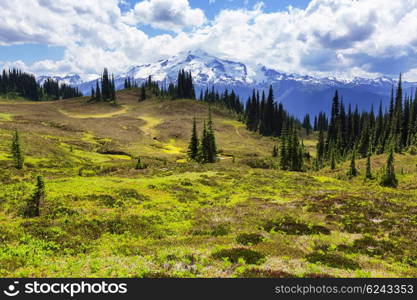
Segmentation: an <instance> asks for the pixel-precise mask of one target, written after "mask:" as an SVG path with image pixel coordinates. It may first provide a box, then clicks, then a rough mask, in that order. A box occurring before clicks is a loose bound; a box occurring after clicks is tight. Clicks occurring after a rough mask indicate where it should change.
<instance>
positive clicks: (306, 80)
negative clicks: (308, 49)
mask: <svg viewBox="0 0 417 300" xmlns="http://www.w3.org/2000/svg"><path fill="white" fill-rule="evenodd" d="M181 69H185V70H187V71H191V73H192V75H193V79H194V82H195V86H196V90H197V95H198V94H199V92H200V90H201V89H205V88H206V87H209V88H211V87H212V86H214V87H215V89H218V90H220V91H223V90H224V89H225V88H228V89H234V90H235V92H236V93H237V94H238V95H239V96H240V97H241V99H242V100H243V101H246V99H247V97H248V96H249V95H250V94H251V93H252V90H253V89H254V88H255V89H260V90H266V89H267V88H268V87H269V85H272V86H273V88H274V92H275V98H276V100H277V101H279V102H282V103H283V104H284V106H285V107H286V108H287V110H288V111H289V112H291V113H292V114H294V115H296V116H299V117H300V116H302V115H304V114H305V113H311V114H317V113H318V112H320V111H328V109H329V107H330V101H331V98H332V96H333V95H334V92H335V90H336V89H337V90H339V92H340V94H341V95H342V96H343V99H344V102H345V103H346V104H349V103H350V104H352V105H353V106H355V105H358V107H359V108H360V109H367V110H368V109H369V108H370V107H371V105H378V104H379V102H380V101H382V102H383V104H384V105H387V104H388V101H389V95H390V91H391V88H392V86H393V85H395V84H396V81H395V80H393V79H391V78H389V77H380V78H375V79H367V78H360V77H355V78H353V79H351V80H340V79H337V78H334V77H323V78H317V77H313V76H302V75H297V74H287V73H283V72H279V71H277V70H274V69H270V68H267V67H265V66H263V65H255V66H248V65H245V64H243V63H240V62H235V61H231V60H225V59H220V58H217V57H215V56H212V55H210V54H208V53H206V52H204V51H201V50H192V51H186V52H181V53H179V54H178V55H176V56H172V57H171V58H169V59H165V60H159V61H157V62H155V63H150V64H143V65H138V66H134V67H132V68H130V69H129V70H128V71H127V72H126V73H124V74H120V75H118V76H116V77H115V83H116V88H117V89H121V88H123V85H124V81H125V79H126V78H128V77H129V78H134V79H135V80H136V81H138V82H139V83H141V82H142V81H144V80H145V79H147V78H148V77H149V76H152V78H153V79H154V80H156V81H158V82H159V83H160V84H162V85H164V84H165V85H168V84H169V82H175V81H176V79H177V75H178V71H179V70H181ZM98 77H99V75H96V76H95V75H86V76H81V75H78V74H73V75H67V76H62V77H59V76H56V77H54V79H55V80H58V81H59V82H64V83H67V84H70V85H73V86H77V87H78V88H79V89H80V91H82V92H83V93H84V94H85V95H88V94H89V93H90V91H91V87H92V86H94V85H95V81H96V79H97V78H98ZM46 78H47V76H39V77H37V80H38V82H42V81H44V80H46ZM416 86H417V83H413V82H411V83H410V82H405V83H404V88H405V89H406V92H407V93H410V92H409V91H407V89H410V88H412V87H416Z"/></svg>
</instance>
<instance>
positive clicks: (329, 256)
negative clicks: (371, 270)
mask: <svg viewBox="0 0 417 300" xmlns="http://www.w3.org/2000/svg"><path fill="white" fill-rule="evenodd" d="M306 259H307V261H308V262H311V263H321V264H323V265H326V266H329V267H332V268H339V269H340V268H342V269H349V270H356V269H360V266H359V264H358V263H357V262H356V261H354V260H352V259H349V258H347V257H344V256H342V255H339V254H337V253H323V252H321V251H320V252H313V253H311V254H309V255H307V256H306Z"/></svg>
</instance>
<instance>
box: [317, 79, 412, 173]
mask: <svg viewBox="0 0 417 300" xmlns="http://www.w3.org/2000/svg"><path fill="white" fill-rule="evenodd" d="M324 118H325V117H324ZM319 119H320V117H318V118H317V129H318V131H319V142H318V145H317V160H318V161H317V162H318V165H319V166H323V165H324V164H325V163H326V162H329V161H330V160H331V159H332V156H334V159H335V160H336V161H343V160H345V159H346V158H347V157H349V156H350V155H351V153H352V152H357V154H358V156H359V157H361V158H365V157H367V156H368V155H369V154H370V153H371V154H373V153H375V154H382V153H389V152H390V151H391V150H393V151H394V152H397V153H401V152H403V151H405V150H407V149H408V148H410V147H413V146H415V145H416V141H417V93H416V94H415V95H414V98H413V97H411V96H405V97H403V88H402V79H401V76H400V79H399V82H398V86H397V88H396V92H395V93H394V88H393V89H392V92H391V100H390V106H389V109H388V110H387V111H385V112H384V108H383V106H382V103H380V105H379V108H378V112H377V113H376V114H375V112H374V109H373V107H372V108H371V110H370V111H369V112H359V110H358V107H356V108H355V109H354V110H352V108H351V106H350V105H349V106H348V109H347V110H346V108H345V105H344V103H343V101H341V100H340V98H339V94H338V92H337V91H336V93H335V96H334V97H333V101H332V109H331V116H330V121H329V123H328V125H326V121H323V124H321V123H320V125H319ZM321 119H323V116H322V117H321Z"/></svg>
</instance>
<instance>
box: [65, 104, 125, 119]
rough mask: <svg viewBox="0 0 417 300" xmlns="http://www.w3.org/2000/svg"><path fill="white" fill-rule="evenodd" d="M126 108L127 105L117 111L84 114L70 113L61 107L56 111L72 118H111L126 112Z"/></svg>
mask: <svg viewBox="0 0 417 300" xmlns="http://www.w3.org/2000/svg"><path fill="white" fill-rule="evenodd" d="M128 110H129V108H128V107H127V106H122V109H121V110H118V111H113V112H109V113H104V114H87V115H85V114H77V113H70V112H67V111H65V110H63V109H58V111H59V112H60V113H61V114H63V115H65V116H67V117H69V118H73V119H105V118H111V117H114V116H120V115H123V114H125V113H127V112H128Z"/></svg>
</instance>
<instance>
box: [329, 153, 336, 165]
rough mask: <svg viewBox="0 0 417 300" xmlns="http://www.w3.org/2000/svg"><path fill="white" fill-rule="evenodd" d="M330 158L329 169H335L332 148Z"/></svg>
mask: <svg viewBox="0 0 417 300" xmlns="http://www.w3.org/2000/svg"><path fill="white" fill-rule="evenodd" d="M331 153H332V154H331V158H330V169H332V170H335V169H336V156H335V153H334V150H333V151H332V152H331Z"/></svg>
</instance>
